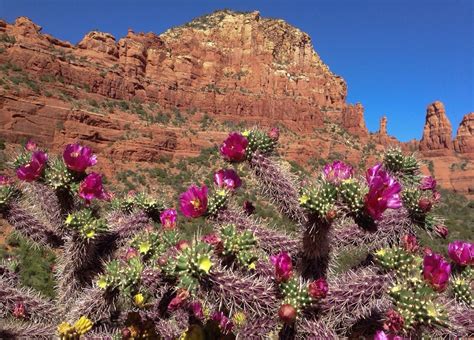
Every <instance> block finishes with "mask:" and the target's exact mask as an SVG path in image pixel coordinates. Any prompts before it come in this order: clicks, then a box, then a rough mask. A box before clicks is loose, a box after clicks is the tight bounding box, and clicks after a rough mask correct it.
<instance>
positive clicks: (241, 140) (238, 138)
mask: <svg viewBox="0 0 474 340" xmlns="http://www.w3.org/2000/svg"><path fill="white" fill-rule="evenodd" d="M248 144H249V141H248V140H247V138H245V137H244V136H242V135H241V134H240V133H238V132H232V133H230V134H229V136H228V137H227V139H226V140H225V141H224V142H223V143H222V145H221V147H220V152H221V155H222V157H224V159H225V160H227V161H230V162H241V161H243V160H244V159H245V149H246V148H247V145H248Z"/></svg>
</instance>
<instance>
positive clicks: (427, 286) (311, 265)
mask: <svg viewBox="0 0 474 340" xmlns="http://www.w3.org/2000/svg"><path fill="white" fill-rule="evenodd" d="M279 137H280V131H279V129H277V128H274V129H271V130H270V131H263V130H259V129H250V130H244V131H241V132H236V131H234V132H231V133H230V134H229V136H228V137H227V138H226V139H225V140H224V141H221V142H220V143H219V145H217V146H216V147H213V148H209V149H204V150H203V151H202V152H201V155H199V156H197V157H194V158H191V159H188V160H180V161H179V162H177V163H176V164H174V165H173V166H171V164H173V163H172V160H171V159H170V158H167V157H163V159H161V160H160V161H159V163H161V165H164V166H165V167H164V168H163V167H162V166H160V167H157V168H151V169H146V170H143V171H142V172H138V171H123V172H119V173H117V175H116V182H117V183H118V185H117V184H115V186H114V190H111V189H110V188H112V186H111V185H109V181H106V180H105V178H104V177H103V176H102V175H101V174H99V173H97V172H94V171H93V169H94V166H95V165H96V164H97V162H98V161H100V160H99V159H98V158H97V157H96V155H95V154H94V152H93V150H91V149H90V148H89V147H86V146H83V145H81V144H78V143H75V144H69V145H67V146H65V148H64V151H63V154H62V155H54V154H52V153H50V152H46V151H45V150H43V149H42V148H41V146H38V145H36V143H34V142H33V141H29V142H27V143H26V144H25V146H24V148H23V149H22V150H21V151H20V152H19V153H18V154H17V155H15V156H14V157H13V159H11V160H10V163H9V166H10V170H9V169H4V170H3V171H5V173H10V174H12V175H11V176H10V177H8V176H6V175H5V176H1V177H0V209H1V212H2V215H3V217H4V218H5V219H6V220H7V221H8V222H9V224H10V225H11V226H12V228H13V230H14V232H13V233H12V234H11V235H9V236H7V237H8V238H7V242H6V246H4V247H3V248H0V255H1V256H2V258H3V262H2V263H1V264H0V305H1V307H2V308H1V312H0V337H1V338H50V337H54V336H56V337H59V338H61V339H79V338H84V339H97V338H107V339H132V338H150V339H155V338H163V339H178V338H184V339H194V338H198V339H201V338H212V339H214V338H223V339H224V338H225V339H230V338H234V337H237V338H251V339H254V338H268V337H270V338H282V339H293V338H296V339H308V338H337V337H360V336H363V337H375V338H377V339H387V338H396V337H399V338H421V337H424V336H436V337H459V336H466V337H468V336H472V334H473V332H474V329H473V326H472V322H471V321H472V319H473V317H474V315H473V312H472V292H471V289H470V287H471V285H472V279H473V277H472V265H473V264H474V262H473V261H474V257H473V256H474V255H473V253H474V250H473V244H472V243H470V242H468V241H463V240H468V238H469V237H470V235H471V234H472V230H471V229H472V228H471V227H469V226H468V227H467V228H466V227H464V226H463V225H462V224H463V223H464V222H463V221H465V220H466V219H463V218H461V217H460V216H461V215H462V214H469V215H466V218H467V220H469V219H472V203H468V202H467V201H465V200H464V201H463V200H460V199H459V197H458V196H456V195H455V194H452V193H449V192H447V191H442V190H440V189H439V188H438V187H437V184H436V180H435V179H434V178H433V177H431V176H422V175H421V173H420V169H419V167H420V165H419V162H418V160H417V159H416V158H415V157H414V156H413V155H405V154H403V153H402V152H401V151H400V150H399V149H388V150H387V151H386V152H385V154H384V155H383V157H382V159H381V160H380V162H379V163H377V164H372V165H371V166H370V167H369V168H368V169H361V170H360V171H359V172H356V171H355V169H353V167H352V166H350V165H348V164H345V163H344V162H342V161H341V160H337V159H331V160H330V161H329V162H327V163H326V164H325V165H324V166H323V168H322V169H320V170H318V171H315V172H312V173H310V172H308V171H306V170H304V168H301V167H298V166H297V165H296V164H290V163H287V162H284V161H283V160H282V159H280V157H279V156H278V153H277V148H278V146H279V144H278V141H279ZM2 155H3V154H2ZM164 169H165V170H164ZM13 174H14V175H13ZM14 177H16V178H14ZM150 179H153V180H155V181H157V182H158V183H159V184H160V186H162V187H163V190H162V192H159V193H158V192H151V191H150V190H147V187H148V185H147V181H149V180H150ZM192 183H194V184H192ZM170 192H172V194H169V193H170ZM443 200H444V202H443ZM175 207H178V208H177V209H175ZM448 227H449V228H448ZM453 237H455V239H453Z"/></svg>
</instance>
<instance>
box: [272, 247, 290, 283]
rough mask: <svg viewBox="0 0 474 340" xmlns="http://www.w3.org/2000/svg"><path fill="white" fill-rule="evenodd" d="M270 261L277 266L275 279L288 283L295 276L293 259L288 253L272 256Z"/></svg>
mask: <svg viewBox="0 0 474 340" xmlns="http://www.w3.org/2000/svg"><path fill="white" fill-rule="evenodd" d="M270 261H271V262H272V264H273V265H274V266H275V278H276V280H277V281H278V282H282V281H287V280H288V279H289V278H290V277H291V275H292V274H293V264H292V263H291V257H290V255H288V253H286V252H281V253H280V254H278V255H276V256H270Z"/></svg>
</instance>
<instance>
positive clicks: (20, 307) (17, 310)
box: [12, 302, 26, 319]
mask: <svg viewBox="0 0 474 340" xmlns="http://www.w3.org/2000/svg"><path fill="white" fill-rule="evenodd" d="M12 314H13V316H14V317H15V318H17V319H24V318H26V307H25V304H24V303H23V302H16V303H15V305H14V306H13V313H12Z"/></svg>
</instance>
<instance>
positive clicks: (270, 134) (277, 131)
mask: <svg viewBox="0 0 474 340" xmlns="http://www.w3.org/2000/svg"><path fill="white" fill-rule="evenodd" d="M268 137H270V138H271V139H273V140H274V141H278V139H279V138H280V129H279V128H277V127H274V128H272V129H271V130H270V131H269V132H268Z"/></svg>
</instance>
